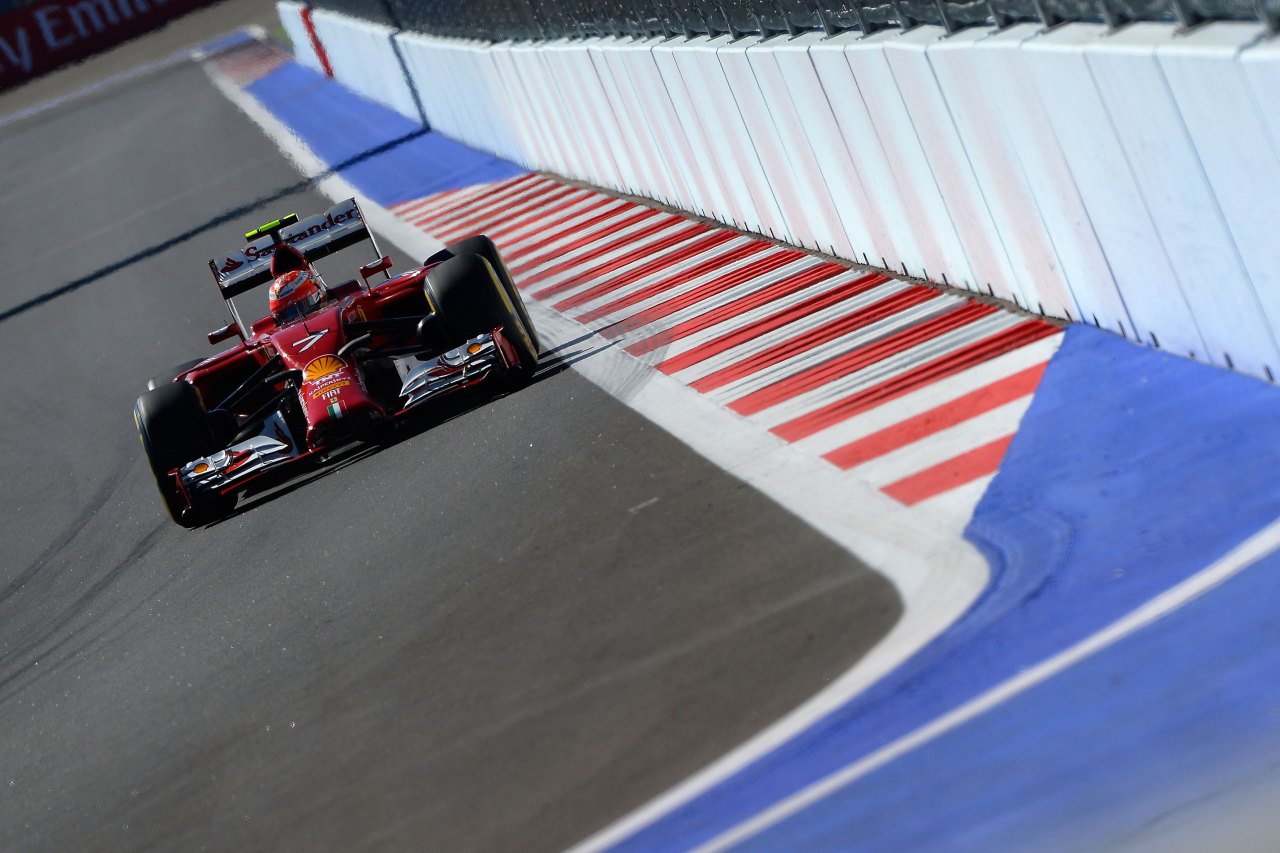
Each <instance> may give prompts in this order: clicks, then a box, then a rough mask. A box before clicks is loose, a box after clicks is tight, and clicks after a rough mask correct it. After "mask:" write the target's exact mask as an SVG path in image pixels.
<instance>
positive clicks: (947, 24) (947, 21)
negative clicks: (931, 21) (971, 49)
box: [933, 0, 960, 35]
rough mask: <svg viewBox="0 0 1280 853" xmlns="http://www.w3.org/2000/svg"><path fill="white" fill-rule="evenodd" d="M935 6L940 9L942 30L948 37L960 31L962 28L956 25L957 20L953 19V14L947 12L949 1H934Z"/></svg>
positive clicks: (939, 15)
mask: <svg viewBox="0 0 1280 853" xmlns="http://www.w3.org/2000/svg"><path fill="white" fill-rule="evenodd" d="M933 4H934V5H935V6H937V8H938V17H939V19H941V21H942V28H943V29H944V30H946V31H947V35H951V34H952V33H954V32H956V31H958V30H959V29H960V26H959V25H958V24H956V22H955V19H954V18H952V17H951V13H949V12H948V11H947V0H933Z"/></svg>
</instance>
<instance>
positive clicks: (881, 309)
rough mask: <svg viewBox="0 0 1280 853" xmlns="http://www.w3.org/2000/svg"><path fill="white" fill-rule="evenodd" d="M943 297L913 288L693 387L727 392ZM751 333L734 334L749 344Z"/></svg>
mask: <svg viewBox="0 0 1280 853" xmlns="http://www.w3.org/2000/svg"><path fill="white" fill-rule="evenodd" d="M941 295H942V294H940V293H938V291H936V290H929V289H928V288H927V287H912V288H909V289H907V290H904V291H901V292H899V293H895V294H894V295H893V296H890V297H888V298H886V299H882V300H880V301H879V302H877V303H875V304H874V305H871V306H869V307H867V308H865V309H863V310H861V311H855V312H853V313H850V314H846V315H844V316H843V317H836V318H835V319H832V320H828V321H827V322H825V323H823V324H822V325H820V326H817V327H815V328H812V329H809V330H807V331H804V332H801V333H800V334H799V335H796V336H795V337H793V338H788V339H787V340H785V341H782V342H781V343H777V344H774V345H773V346H771V347H768V348H766V349H764V350H762V351H761V352H757V353H754V354H752V355H750V356H748V357H747V358H744V359H742V360H741V361H736V362H734V363H733V364H730V365H726V366H725V367H722V368H720V369H719V370H717V371H716V372H715V373H711V374H708V375H707V376H704V377H702V378H701V379H699V380H697V381H696V382H694V383H692V387H693V388H695V389H697V390H698V391H703V392H706V391H712V390H714V389H716V388H723V387H724V386H725V385H728V384H729V383H731V382H736V381H737V380H739V379H742V378H743V377H746V376H751V375H752V374H754V373H759V372H760V371H762V370H765V369H767V368H770V367H772V366H774V365H775V364H780V363H782V362H784V361H786V360H787V359H789V358H792V357H794V356H796V355H799V354H800V353H802V352H808V351H809V350H811V349H814V348H815V347H819V346H821V345H822V344H826V343H830V342H831V341H834V340H837V339H838V338H842V337H844V336H845V335H847V334H849V333H850V332H856V331H857V330H858V329H864V328H866V327H867V326H871V325H874V324H875V323H879V322H880V321H882V320H887V319H889V318H890V317H892V316H894V315H895V314H901V313H902V312H903V311H906V310H908V309H910V308H914V307H915V306H917V305H922V304H923V303H925V302H929V301H930V300H933V299H937V298H938V297H939V296H941ZM923 325H924V324H920V325H919V326H914V327H912V328H913V329H919V328H921V326H923ZM751 332H752V330H751V329H744V330H742V331H740V332H735V333H733V334H735V335H738V336H742V339H743V340H749V339H750V337H751Z"/></svg>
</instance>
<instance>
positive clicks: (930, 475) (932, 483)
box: [881, 435, 1013, 506]
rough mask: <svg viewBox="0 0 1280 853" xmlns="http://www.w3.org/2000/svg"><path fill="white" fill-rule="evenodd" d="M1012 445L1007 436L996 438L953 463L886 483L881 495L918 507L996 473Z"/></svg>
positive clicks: (953, 460) (949, 462)
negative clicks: (917, 505) (933, 498)
mask: <svg viewBox="0 0 1280 853" xmlns="http://www.w3.org/2000/svg"><path fill="white" fill-rule="evenodd" d="M1012 442H1013V436H1011V435H1007V436H1005V437H1004V438H998V439H996V440H995V441H993V442H991V443H989V444H984V445H982V446H981V447H975V448H974V449H973V450H970V451H968V452H967V453H961V454H960V455H959V456H957V457H956V458H954V459H948V460H947V461H946V462H943V463H941V464H939V465H934V466H933V467H932V468H926V469H925V470H923V471H921V472H919V473H918V474H912V475H911V476H910V477H905V478H903V479H901V480H899V481H898V482H896V483H890V484H889V485H887V486H885V487H884V488H883V489H881V491H882V492H884V493H885V494H886V495H888V496H889V497H891V498H894V499H896V500H899V501H902V502H903V503H904V504H906V505H907V506H912V505H914V504H918V503H920V502H921V501H926V500H928V499H929V498H932V497H935V496H936V495H940V494H942V493H943V492H949V491H951V490H952V489H955V488H959V487H960V486H963V485H964V484H965V483H972V482H973V481H974V480H976V479H978V478H979V477H985V476H987V475H988V474H994V473H995V472H996V471H999V470H1000V461H1001V460H1002V459H1004V454H1005V452H1006V451H1007V450H1008V449H1009V445H1010V443H1012Z"/></svg>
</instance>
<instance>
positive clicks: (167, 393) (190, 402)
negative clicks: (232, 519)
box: [133, 382, 235, 528]
mask: <svg viewBox="0 0 1280 853" xmlns="http://www.w3.org/2000/svg"><path fill="white" fill-rule="evenodd" d="M133 419H134V423H135V424H136V425H137V428H138V437H139V438H140V439H141V440H142V450H143V452H144V453H145V454H146V457H147V463H148V464H149V465H150V466H151V474H152V476H153V477H155V481H156V487H157V488H158V489H159V490H160V497H161V499H162V500H163V501H164V506H165V509H166V510H167V511H168V512H169V517H170V518H172V519H173V520H174V521H175V522H177V523H178V524H180V525H182V526H183V527H187V528H191V527H198V526H200V525H201V524H206V523H208V522H210V521H216V520H217V519H219V518H221V517H223V516H225V515H227V514H228V513H229V512H231V510H232V508H234V506H235V496H234V495H220V494H216V493H215V494H199V493H193V494H192V495H191V498H192V506H191V507H189V508H188V507H186V506H184V504H183V501H182V498H181V496H180V495H179V493H178V487H177V486H176V485H175V484H173V482H172V479H171V478H170V477H169V476H168V473H169V472H170V471H172V470H173V469H174V468H179V467H181V466H183V465H185V464H187V463H188V462H190V461H191V460H192V459H198V458H199V457H201V456H207V455H209V454H210V453H213V452H214V451H215V450H217V448H216V447H215V446H214V438H213V434H212V432H211V431H210V429H209V419H208V416H207V415H206V414H205V411H204V406H203V405H202V404H201V402H200V395H199V394H198V393H196V389H195V388H193V387H192V386H191V385H190V384H188V383H186V382H170V383H169V384H167V385H160V386H159V387H157V388H153V389H152V390H150V391H147V392H146V393H145V394H143V395H142V396H141V397H139V398H138V402H137V404H136V405H135V406H134V409H133Z"/></svg>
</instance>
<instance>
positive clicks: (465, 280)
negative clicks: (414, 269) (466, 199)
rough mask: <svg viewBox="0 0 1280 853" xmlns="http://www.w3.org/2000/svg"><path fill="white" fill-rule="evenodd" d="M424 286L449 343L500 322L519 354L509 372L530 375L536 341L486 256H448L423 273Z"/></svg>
mask: <svg viewBox="0 0 1280 853" xmlns="http://www.w3.org/2000/svg"><path fill="white" fill-rule="evenodd" d="M426 288H427V291H428V293H427V296H428V298H429V299H430V300H431V304H432V305H434V306H435V309H436V312H437V315H438V316H437V319H438V321H439V322H440V324H441V329H442V331H443V333H444V335H445V336H446V338H447V339H448V340H449V342H450V345H451V346H458V345H460V344H462V343H463V342H464V341H466V340H467V339H468V338H474V337H475V336H476V335H481V334H485V333H487V332H490V331H492V330H493V329H494V327H496V326H501V327H502V329H503V331H504V332H505V333H506V336H507V339H508V340H509V341H511V343H512V345H513V346H514V347H515V349H516V353H517V354H518V355H519V358H520V362H519V364H517V365H516V366H515V367H513V368H512V372H513V373H514V374H515V375H516V376H517V377H519V378H526V379H527V378H529V377H531V376H532V375H533V372H534V370H536V369H537V367H538V349H537V344H536V343H535V342H534V339H533V336H532V335H530V334H529V329H528V327H527V326H525V324H524V321H523V319H522V318H521V316H520V313H519V312H518V311H517V310H516V306H515V304H514V303H513V302H512V300H511V297H510V296H509V295H508V294H507V290H506V287H505V286H504V285H503V283H502V281H501V279H500V278H499V276H498V274H497V271H496V270H494V268H493V266H492V265H491V264H490V263H489V261H488V260H486V259H485V258H484V257H482V256H480V255H460V256H458V257H455V258H450V259H449V260H447V261H445V262H444V263H442V264H440V265H439V266H437V267H434V268H433V269H432V270H431V271H430V272H428V273H427V280H426ZM516 298H517V299H518V298H519V295H517V297H516Z"/></svg>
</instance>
